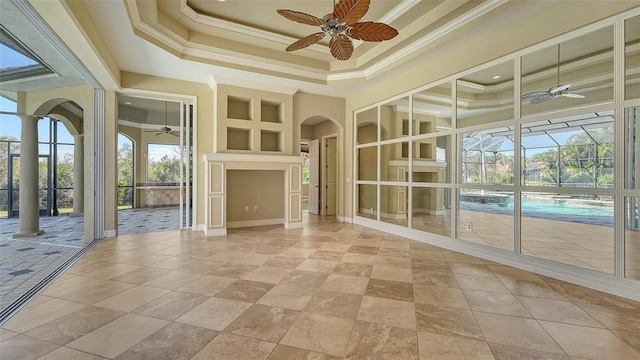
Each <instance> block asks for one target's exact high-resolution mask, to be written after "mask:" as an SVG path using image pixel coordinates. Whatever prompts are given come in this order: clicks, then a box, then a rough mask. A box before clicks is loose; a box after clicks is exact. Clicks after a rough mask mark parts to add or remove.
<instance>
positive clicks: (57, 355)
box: [38, 347, 106, 360]
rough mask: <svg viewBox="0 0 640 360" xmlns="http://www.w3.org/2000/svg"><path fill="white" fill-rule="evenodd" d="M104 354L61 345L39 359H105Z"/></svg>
mask: <svg viewBox="0 0 640 360" xmlns="http://www.w3.org/2000/svg"><path fill="white" fill-rule="evenodd" d="M103 359H106V358H103V357H102V356H98V355H93V354H89V353H86V352H83V351H79V350H75V349H69V348H67V347H61V348H58V349H57V350H54V351H52V352H50V353H48V354H47V355H45V356H43V357H41V358H38V360H103Z"/></svg>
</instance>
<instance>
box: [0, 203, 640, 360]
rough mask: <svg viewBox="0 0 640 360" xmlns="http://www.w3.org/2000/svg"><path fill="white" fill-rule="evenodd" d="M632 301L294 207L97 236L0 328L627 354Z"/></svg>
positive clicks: (398, 348) (258, 342) (459, 351)
mask: <svg viewBox="0 0 640 360" xmlns="http://www.w3.org/2000/svg"><path fill="white" fill-rule="evenodd" d="M638 333H640V303H638V302H634V301H631V300H628V299H624V298H620V297H616V296H612V295H608V294H604V293H601V292H598V291H595V290H591V289H587V288H583V287H580V286H575V285H571V284H568V283H565V282H561V281H557V280H553V279H550V278H547V277H543V276H538V275H536V274H533V273H530V272H526V271H521V270H517V269H514V268H511V267H508V266H503V265H500V264H497V263H493V262H489V261H485V260H481V259H479V258H475V257H471V256H467V255H463V254H460V253H456V252H453V251H448V250H443V249H440V248H437V247H434V246H430V245H426V244H422V243H418V242H416V241H410V240H407V239H404V238H399V237H397V236H393V235H389V234H385V233H382V232H379V231H375V230H371V229H367V228H364V227H361V226H357V225H353V224H346V223H340V222H337V221H335V220H333V218H324V217H317V216H310V215H308V214H305V228H304V229H296V230H286V229H283V228H282V227H281V226H268V227H255V228H246V229H232V230H230V231H229V235H228V236H225V237H213V238H205V237H204V236H203V235H202V233H200V232H191V231H172V232H164V233H150V234H139V235H122V236H118V237H117V238H110V239H104V240H102V241H101V242H100V243H99V244H98V245H97V246H96V247H94V248H93V249H92V250H91V251H90V252H89V253H88V254H86V255H85V256H84V257H83V258H82V259H81V260H79V261H78V262H77V263H76V264H75V265H74V266H73V267H71V268H70V269H69V270H67V271H66V272H65V273H64V274H63V275H62V276H61V277H60V278H58V279H57V280H56V281H55V282H54V283H52V284H51V285H50V286H49V287H47V288H46V289H45V290H44V291H43V292H42V293H41V294H39V295H38V296H37V297H36V298H35V299H34V300H32V301H31V302H30V303H29V304H28V305H27V306H25V308H23V309H22V310H20V311H19V312H18V313H17V314H16V315H15V316H14V317H13V318H11V319H10V320H9V321H7V322H6V323H4V324H3V325H2V327H1V328H0V341H1V343H0V354H2V359H3V360H8V359H21V360H27V359H101V358H118V359H190V358H192V359H212V358H215V359H234V360H237V359H243V360H244V359H311V358H313V359H325V360H326V359H340V358H346V359H376V358H377V359H514V358H536V359H625V360H627V359H637V358H640V338H638V336H637V334H638Z"/></svg>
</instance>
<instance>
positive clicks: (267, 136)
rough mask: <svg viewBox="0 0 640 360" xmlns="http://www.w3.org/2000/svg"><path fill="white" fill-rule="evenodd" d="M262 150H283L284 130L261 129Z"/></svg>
mask: <svg viewBox="0 0 640 360" xmlns="http://www.w3.org/2000/svg"><path fill="white" fill-rule="evenodd" d="M260 150H261V151H277V152H282V132H280V131H269V130H261V131H260Z"/></svg>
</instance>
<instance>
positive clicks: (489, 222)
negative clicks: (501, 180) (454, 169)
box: [456, 189, 513, 251]
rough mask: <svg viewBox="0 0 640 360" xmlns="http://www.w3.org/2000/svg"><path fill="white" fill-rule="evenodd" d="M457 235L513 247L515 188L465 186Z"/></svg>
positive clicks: (490, 244)
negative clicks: (487, 188)
mask: <svg viewBox="0 0 640 360" xmlns="http://www.w3.org/2000/svg"><path fill="white" fill-rule="evenodd" d="M458 201H459V202H458V209H457V210H458V223H457V225H456V238H457V239H460V240H465V241H470V242H474V243H477V244H482V245H487V246H492V247H496V248H500V249H504V250H508V251H513V192H510V191H496V190H477V189H462V190H460V193H459V197H458Z"/></svg>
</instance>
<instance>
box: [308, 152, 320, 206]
mask: <svg viewBox="0 0 640 360" xmlns="http://www.w3.org/2000/svg"><path fill="white" fill-rule="evenodd" d="M319 191H320V141H319V140H311V141H309V213H310V214H315V215H319V213H320V212H319V210H320V206H319V204H318V202H319V201H320V194H319Z"/></svg>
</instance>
